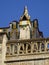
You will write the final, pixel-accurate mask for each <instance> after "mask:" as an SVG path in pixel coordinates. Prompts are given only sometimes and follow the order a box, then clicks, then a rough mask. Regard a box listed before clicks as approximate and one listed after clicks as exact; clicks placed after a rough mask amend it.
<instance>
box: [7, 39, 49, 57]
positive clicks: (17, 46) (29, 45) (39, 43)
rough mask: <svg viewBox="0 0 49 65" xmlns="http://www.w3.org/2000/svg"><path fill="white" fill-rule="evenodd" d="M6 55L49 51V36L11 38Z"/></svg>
mask: <svg viewBox="0 0 49 65" xmlns="http://www.w3.org/2000/svg"><path fill="white" fill-rule="evenodd" d="M6 45H7V50H6V55H7V56H8V55H25V54H38V53H49V38H39V39H30V40H29V39H28V40H12V41H11V40H9V41H8V42H7V44H6Z"/></svg>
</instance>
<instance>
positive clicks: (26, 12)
mask: <svg viewBox="0 0 49 65" xmlns="http://www.w3.org/2000/svg"><path fill="white" fill-rule="evenodd" d="M24 14H28V10H27V6H25V8H24Z"/></svg>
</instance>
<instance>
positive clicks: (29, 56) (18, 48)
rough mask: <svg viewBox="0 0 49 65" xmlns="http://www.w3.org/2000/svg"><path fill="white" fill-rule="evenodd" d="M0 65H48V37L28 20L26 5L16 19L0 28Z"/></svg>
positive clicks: (34, 21) (36, 23) (34, 23)
mask: <svg viewBox="0 0 49 65" xmlns="http://www.w3.org/2000/svg"><path fill="white" fill-rule="evenodd" d="M0 65H49V38H44V36H43V32H41V31H40V30H39V24H38V20H37V19H34V20H33V21H31V20H30V16H29V14H28V10H27V7H25V8H24V12H23V15H22V16H21V17H20V20H19V22H18V21H15V20H14V21H12V22H11V23H10V24H9V27H3V28H0Z"/></svg>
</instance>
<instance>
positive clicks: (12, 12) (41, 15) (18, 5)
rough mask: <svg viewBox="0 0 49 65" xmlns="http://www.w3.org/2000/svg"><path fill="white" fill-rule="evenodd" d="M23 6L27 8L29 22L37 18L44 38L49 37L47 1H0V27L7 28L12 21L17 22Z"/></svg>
mask: <svg viewBox="0 0 49 65" xmlns="http://www.w3.org/2000/svg"><path fill="white" fill-rule="evenodd" d="M24 6H27V7H28V12H29V15H30V16H31V20H33V19H35V18H37V19H38V21H39V29H40V30H41V31H43V34H44V37H49V0H0V27H7V26H9V23H10V22H11V21H13V20H17V21H19V19H20V16H21V15H22V14H23V11H24Z"/></svg>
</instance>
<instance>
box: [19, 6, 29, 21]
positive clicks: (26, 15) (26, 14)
mask: <svg viewBox="0 0 49 65" xmlns="http://www.w3.org/2000/svg"><path fill="white" fill-rule="evenodd" d="M24 16H25V17H26V18H27V20H29V19H30V16H29V14H28V9H27V6H25V7H24V13H23V15H22V16H21V18H20V20H22V19H23V17H24Z"/></svg>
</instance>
